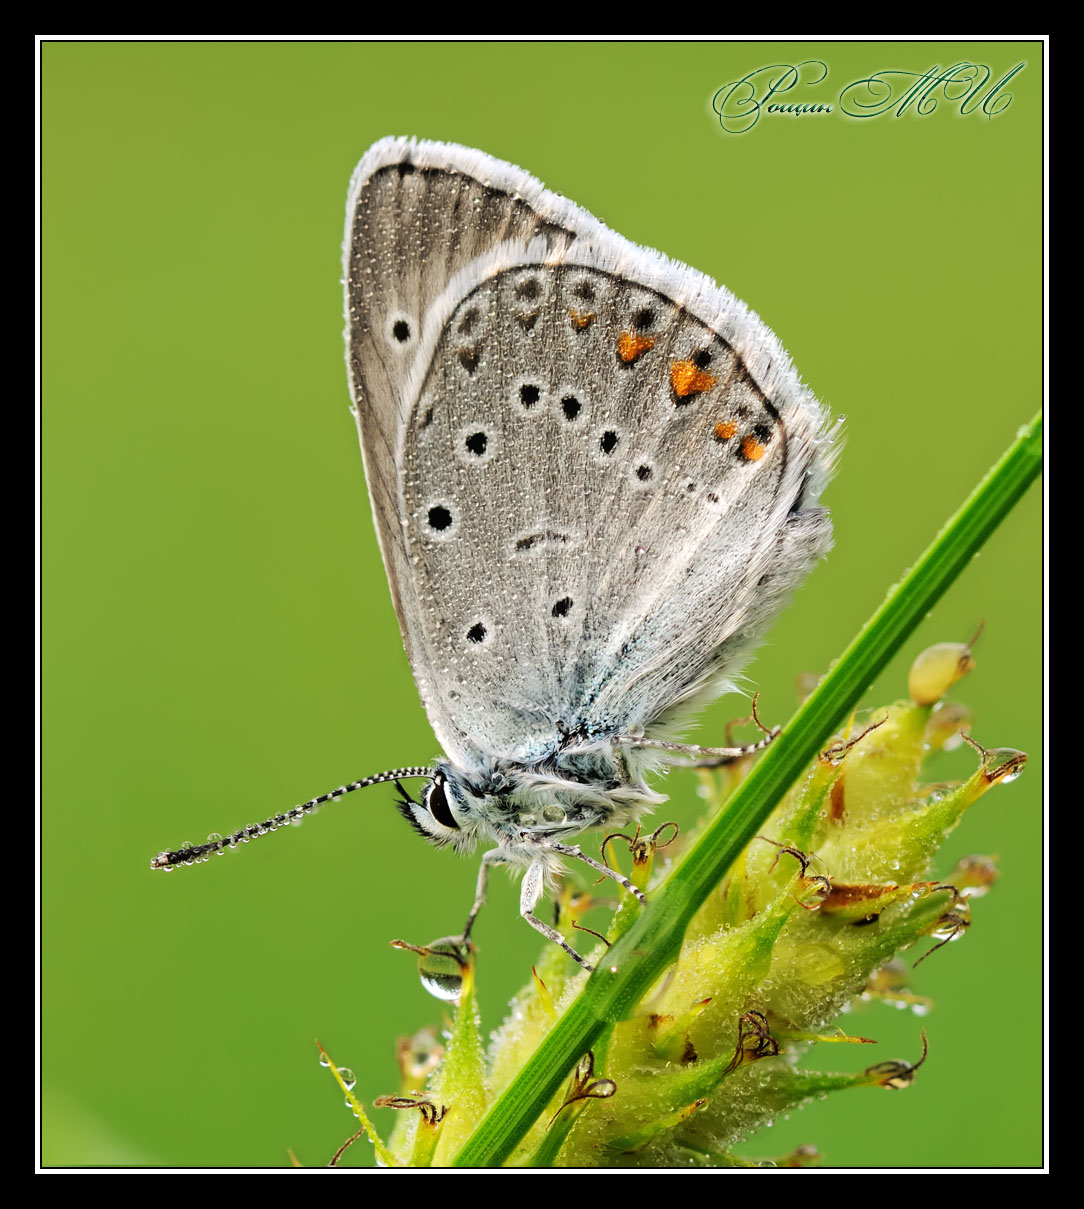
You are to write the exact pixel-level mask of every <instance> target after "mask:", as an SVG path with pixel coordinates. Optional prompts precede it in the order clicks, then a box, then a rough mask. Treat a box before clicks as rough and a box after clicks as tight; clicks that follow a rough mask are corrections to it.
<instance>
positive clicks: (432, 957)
mask: <svg viewBox="0 0 1084 1209" xmlns="http://www.w3.org/2000/svg"><path fill="white" fill-rule="evenodd" d="M469 961H470V956H469V953H468V952H467V951H466V950H465V949H464V946H463V944H462V942H461V941H460V940H459V938H458V937H454V936H445V937H442V938H441V939H440V940H434V941H433V942H432V944H428V945H425V946H424V948H420V949H419V950H418V978H419V979H420V980H421V984H422V986H423V987H425V989H426V990H427V991H428V992H429V994H430V995H433V996H434V997H435V998H437V999H442V1000H444V1002H445V1003H456V1002H457V1001H458V999H459V995H460V992H461V991H462V990H463V973H464V970H465V968H466V966H467V965H468V964H469Z"/></svg>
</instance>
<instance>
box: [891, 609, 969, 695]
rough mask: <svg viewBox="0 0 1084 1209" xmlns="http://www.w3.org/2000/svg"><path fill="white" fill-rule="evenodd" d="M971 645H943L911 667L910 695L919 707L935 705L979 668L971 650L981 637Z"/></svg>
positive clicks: (936, 647)
mask: <svg viewBox="0 0 1084 1209" xmlns="http://www.w3.org/2000/svg"><path fill="white" fill-rule="evenodd" d="M981 633H982V626H979V630H978V633H977V634H976V635H975V637H974V638H972V639H971V641H970V642H967V643H963V642H939V643H937V645H936V646H931V647H927V648H926V649H925V650H924V651H923V652H922V654H921V655H919V657H918V658H917V659H916V660H915V661H914V663H912V664H911V672H910V675H909V676H908V677H907V691H908V693H910V695H911V700H912V701H913V702H914V703H915V704H916V705H934V704H936V703H937V702H938V701H940V700H941V698H942V697H943V696H944V695H945V693H947V692H948V690H949V689H950V688H951V687H952V686H953V685H954V684H955V683H956V681H957V680H961V679H962V678H963V677H964V676H966V675H967V673H968V672H969V671H971V669H972V668H973V667H974V666H975V660H974V659H973V658H972V655H971V648H972V647H973V646H974V645H975V641H976V639H977V638H978V636H979V634H981Z"/></svg>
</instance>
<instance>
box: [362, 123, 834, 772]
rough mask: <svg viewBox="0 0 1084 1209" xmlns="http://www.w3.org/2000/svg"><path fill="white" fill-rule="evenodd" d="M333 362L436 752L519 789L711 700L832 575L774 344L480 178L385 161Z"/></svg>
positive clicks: (392, 152)
mask: <svg viewBox="0 0 1084 1209" xmlns="http://www.w3.org/2000/svg"><path fill="white" fill-rule="evenodd" d="M345 259H346V287H347V308H348V323H349V329H348V361H349V366H350V373H351V384H352V391H353V398H354V402H355V408H356V413H357V416H358V423H359V427H360V431H361V439H362V448H363V451H364V456H365V463H366V471H367V475H368V479H369V486H370V492H371V495H372V501H373V510H374V516H375V518H376V525H377V531H378V534H379V536H380V541H381V546H382V549H383V552H384V558H385V563H386V566H387V569H388V575H389V580H390V581H391V585H392V593H393V597H394V598H395V602H396V608H397V610H398V614H399V619H400V624H401V627H402V630H403V637H404V642H405V644H406V647H407V651H408V654H409V656H410V659H411V664H412V667H413V669H414V672H415V677H416V679H417V681H418V685H419V689H420V691H421V694H422V698H423V701H424V703H425V705H426V709H427V711H428V714H429V717H430V720H431V722H432V723H433V726H434V730H435V731H436V734H437V737H438V739H439V740H440V742H441V744H442V746H443V747H444V749H445V751H447V752H448V754H449V755H450V756H451V757H452V758H453V759H454V760H456V761H457V762H460V763H470V762H473V761H476V760H478V759H480V758H482V757H484V756H487V755H496V756H501V757H505V758H508V759H512V760H517V761H521V762H530V761H532V760H534V759H538V758H540V757H541V756H543V755H545V754H548V753H550V752H552V751H553V750H554V748H555V746H556V745H558V744H559V743H561V742H564V741H567V740H568V738H569V736H580V735H582V736H584V737H588V736H597V735H600V734H601V735H616V734H622V733H629V731H636V730H638V729H641V728H644V727H648V726H651V725H653V724H654V725H658V724H659V722H660V721H663V720H666V719H667V718H668V717H672V716H673V714H674V711H675V710H677V709H680V708H681V707H682V706H683V705H688V704H690V703H692V702H694V701H695V700H696V699H697V698H698V697H701V696H703V695H705V694H708V693H711V692H715V691H718V690H719V688H720V687H721V686H722V684H723V683H725V681H726V678H727V677H728V676H730V675H733V674H734V672H735V670H736V667H737V665H738V661H739V660H740V657H741V654H742V653H743V652H744V650H745V649H747V648H748V646H749V644H750V642H751V641H752V640H753V638H755V636H756V635H757V634H758V633H759V632H760V630H762V629H763V627H764V625H765V624H766V623H767V621H768V620H770V618H771V616H772V615H774V613H775V612H776V611H777V609H778V608H779V607H780V605H781V604H782V602H783V600H784V599H785V597H786V595H787V593H788V591H789V589H790V588H791V587H793V585H794V583H795V582H797V580H798V579H800V578H801V576H802V575H803V574H804V573H805V572H806V571H807V570H808V569H809V567H810V566H811V565H812V563H813V562H814V561H815V560H816V559H817V558H818V557H819V556H820V555H821V554H822V553H823V552H824V551H825V550H826V549H827V547H828V544H829V542H830V528H829V526H828V522H827V518H826V516H825V514H824V513H823V511H822V510H821V509H819V508H817V507H816V506H815V501H816V498H817V495H818V493H819V491H820V489H821V487H822V486H823V483H824V481H825V479H826V477H827V473H828V463H827V458H826V456H825V447H826V442H825V439H824V436H823V431H822V430H823V416H822V412H821V409H820V407H819V405H818V404H817V403H816V401H815V400H814V399H813V398H812V396H811V395H810V394H809V392H808V391H807V390H805V388H804V387H802V386H801V384H800V383H799V381H798V379H797V375H796V374H795V372H794V370H793V367H792V366H791V364H790V361H789V359H788V358H787V356H786V354H785V353H784V351H783V350H782V348H781V346H780V345H779V343H778V341H777V340H776V339H775V337H774V336H773V335H772V334H771V332H770V331H768V329H767V328H766V327H764V325H763V324H762V323H761V322H760V321H759V320H758V319H757V318H756V316H754V315H752V314H751V313H750V312H749V311H748V310H747V309H746V308H745V307H744V306H743V305H742V304H741V303H739V302H738V301H737V300H736V299H734V298H733V297H732V296H731V295H730V294H729V293H728V292H727V291H725V290H722V289H719V288H718V287H717V286H716V285H715V283H714V282H712V281H710V280H709V279H708V278H706V277H704V276H702V275H701V274H699V273H697V272H695V271H694V270H691V269H688V268H686V267H685V266H682V265H677V264H675V263H673V262H671V261H669V260H668V259H667V258H665V257H664V256H662V255H661V254H659V253H657V252H653V251H651V250H649V249H644V248H640V247H637V246H636V245H633V244H631V243H629V242H628V241H626V240H624V239H622V238H621V237H620V236H618V235H616V234H614V233H613V232H611V231H609V230H607V229H606V228H605V227H603V226H602V224H600V223H599V222H598V221H597V220H595V219H594V218H592V217H591V216H590V215H589V214H587V213H586V212H585V211H583V210H581V209H580V208H579V207H576V206H574V205H573V204H572V203H570V202H568V201H566V200H565V199H562V198H559V197H557V196H556V195H554V194H551V193H548V192H547V191H546V190H545V189H543V188H542V186H541V185H540V184H539V183H538V182H537V181H534V180H533V179H532V178H531V177H529V176H527V174H525V173H523V172H521V171H520V170H519V169H516V168H513V167H512V166H510V165H507V164H503V163H501V162H499V161H496V160H492V159H490V158H489V157H486V156H483V155H481V153H479V152H474V151H469V150H466V149H464V148H457V147H452V146H448V145H444V144H425V143H422V144H413V143H408V142H405V141H402V140H384V141H383V142H382V143H379V144H377V145H376V146H375V147H374V148H373V149H371V150H370V152H369V153H368V154H367V155H366V157H365V159H363V160H362V163H361V164H360V165H359V168H358V171H357V172H356V173H355V177H354V181H353V184H352V188H351V205H350V209H349V211H348V227H347V243H346V249H345Z"/></svg>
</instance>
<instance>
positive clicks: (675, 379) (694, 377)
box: [670, 361, 718, 399]
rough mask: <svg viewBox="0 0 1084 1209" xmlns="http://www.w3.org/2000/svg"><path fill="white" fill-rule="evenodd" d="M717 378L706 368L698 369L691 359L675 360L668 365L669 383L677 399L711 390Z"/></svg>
mask: <svg viewBox="0 0 1084 1209" xmlns="http://www.w3.org/2000/svg"><path fill="white" fill-rule="evenodd" d="M717 381H718V379H717V378H716V377H715V375H714V374H709V373H708V372H707V370H703V369H700V368H699V366H697V365H695V364H694V363H693V362H692V361H675V362H674V363H673V364H672V365H671V366H670V385H671V386H672V387H673V388H674V394H675V395H677V397H678V398H679V399H684V398H686V397H687V396H689V395H702V394H703V393H704V391H706V390H711V388H712V387H713V386H714V385H715V383H716V382H717Z"/></svg>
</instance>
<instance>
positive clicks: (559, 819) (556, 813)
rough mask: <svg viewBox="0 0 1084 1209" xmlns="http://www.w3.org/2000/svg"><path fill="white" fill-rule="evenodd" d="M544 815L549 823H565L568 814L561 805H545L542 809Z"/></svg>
mask: <svg viewBox="0 0 1084 1209" xmlns="http://www.w3.org/2000/svg"><path fill="white" fill-rule="evenodd" d="M542 817H543V818H544V819H545V820H546V822H547V823H563V822H564V821H565V819H566V818H568V815H567V814H566V813H565V812H564V810H563V809H562V808H561V807H560V806H545V807H543V809H542Z"/></svg>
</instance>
